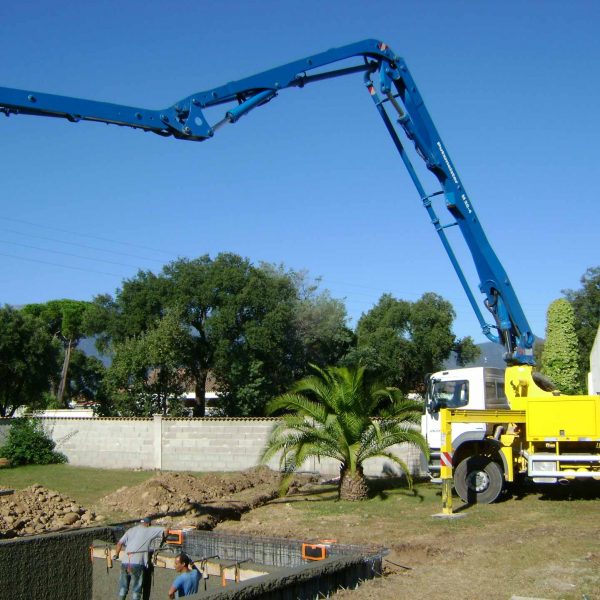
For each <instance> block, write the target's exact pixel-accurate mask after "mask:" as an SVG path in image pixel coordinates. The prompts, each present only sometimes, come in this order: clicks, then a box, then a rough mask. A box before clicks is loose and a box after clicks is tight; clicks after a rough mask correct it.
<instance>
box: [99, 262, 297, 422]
mask: <svg viewBox="0 0 600 600" xmlns="http://www.w3.org/2000/svg"><path fill="white" fill-rule="evenodd" d="M296 301H297V296H296V290H295V287H294V285H293V282H292V281H291V279H290V277H287V276H284V275H283V274H278V273H276V272H268V271H267V270H265V269H261V268H258V267H255V266H253V265H252V264H251V263H250V261H248V260H247V259H244V258H242V257H240V256H237V255H235V254H219V255H218V256H217V257H216V258H215V259H211V258H210V257H208V256H203V257H200V258H198V259H195V260H187V259H179V260H176V261H174V262H172V263H169V264H168V265H166V266H165V267H164V268H163V270H162V272H161V273H159V274H158V275H154V274H153V273H150V272H140V273H138V275H137V276H136V277H134V278H133V279H130V280H126V281H125V282H124V283H123V286H122V288H121V289H120V290H118V292H117V294H116V296H115V298H114V299H112V298H110V297H107V296H103V297H100V298H98V306H99V307H100V309H101V311H100V312H101V313H103V314H104V319H105V322H106V326H105V329H106V331H107V336H108V338H109V339H111V340H112V343H113V344H114V345H115V348H119V347H120V346H119V344H123V343H128V344H134V342H132V341H131V340H132V339H133V338H135V337H136V336H142V335H147V333H148V332H149V331H151V330H152V329H153V328H155V327H157V325H158V323H160V321H161V319H162V318H164V316H165V315H166V314H167V312H168V311H173V314H176V315H178V317H177V318H178V320H179V323H180V327H181V331H180V333H181V335H182V336H183V337H186V343H181V344H180V345H179V346H178V350H177V353H178V354H177V360H172V361H171V362H170V363H169V364H171V365H172V368H175V363H178V365H179V366H178V368H179V373H180V376H181V375H183V377H184V378H186V380H187V381H192V382H194V389H195V393H196V402H197V409H196V414H198V415H204V412H205V391H206V381H207V378H208V375H209V372H212V373H213V375H214V376H215V378H216V379H217V381H218V384H219V388H220V391H221V395H222V401H223V405H224V407H225V410H226V411H227V414H232V415H256V414H262V412H263V409H264V404H265V402H266V401H267V400H268V399H269V398H271V397H273V396H275V395H276V394H278V393H280V392H281V391H283V390H284V389H285V388H286V387H287V386H288V385H289V384H290V383H291V382H292V381H293V380H294V379H295V378H296V377H297V376H298V375H299V374H300V373H301V372H302V349H301V342H300V338H299V335H298V329H297V327H296V326H295V319H296V313H295V306H296ZM147 342H148V340H147V339H146V338H144V343H147ZM136 343H141V342H140V341H139V340H138V342H136ZM130 349H131V350H132V351H133V346H131V347H130ZM136 352H137V353H139V349H138V350H137V351H136ZM132 368H133V365H132ZM165 369H166V364H164V363H163V364H162V366H161V372H164V370H165Z"/></svg>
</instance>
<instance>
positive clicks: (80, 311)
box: [23, 299, 91, 405]
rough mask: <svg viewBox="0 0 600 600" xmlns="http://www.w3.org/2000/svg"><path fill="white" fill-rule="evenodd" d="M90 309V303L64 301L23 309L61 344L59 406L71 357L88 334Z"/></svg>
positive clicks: (65, 385)
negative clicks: (38, 320) (36, 318)
mask: <svg viewBox="0 0 600 600" xmlns="http://www.w3.org/2000/svg"><path fill="white" fill-rule="evenodd" d="M90 307H91V303H90V302H83V301H80V300H68V299H64V300H51V301H50V302H46V303H45V304H28V305H27V306H25V307H24V308H23V311H24V312H26V313H29V314H32V315H35V316H37V317H39V318H40V319H42V320H43V321H44V322H45V323H46V327H47V328H48V331H49V332H50V334H51V335H53V336H54V337H56V339H58V340H59V341H60V343H61V344H62V347H63V363H62V369H61V372H60V377H59V381H58V390H57V392H56V397H57V399H58V403H59V405H65V393H66V388H67V382H68V376H69V366H70V364H71V355H72V353H73V351H74V350H75V349H76V348H77V345H78V344H79V342H80V341H81V338H83V337H85V336H86V335H88V334H89V333H90V327H89V324H88V321H87V312H88V310H89V309H90Z"/></svg>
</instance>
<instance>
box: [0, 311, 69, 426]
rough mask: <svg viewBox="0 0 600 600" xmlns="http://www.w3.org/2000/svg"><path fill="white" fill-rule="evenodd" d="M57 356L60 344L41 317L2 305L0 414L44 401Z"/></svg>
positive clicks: (56, 366) (3, 414)
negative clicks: (56, 341)
mask: <svg viewBox="0 0 600 600" xmlns="http://www.w3.org/2000/svg"><path fill="white" fill-rule="evenodd" d="M58 357H59V348H58V345H57V344H56V343H55V341H54V340H53V338H52V336H51V335H50V334H49V333H48V331H47V329H46V327H45V324H44V323H43V322H42V321H41V320H40V319H39V318H37V317H35V316H34V315H31V314H27V313H24V312H22V311H18V310H15V309H13V308H11V307H9V306H4V307H3V308H0V416H2V417H12V416H13V414H14V413H15V410H16V409H17V408H18V407H19V406H21V405H27V406H30V407H32V408H36V407H39V406H40V405H42V404H43V398H44V393H46V392H47V390H48V388H49V382H50V378H51V377H52V375H53V374H54V373H56V370H57V369H58Z"/></svg>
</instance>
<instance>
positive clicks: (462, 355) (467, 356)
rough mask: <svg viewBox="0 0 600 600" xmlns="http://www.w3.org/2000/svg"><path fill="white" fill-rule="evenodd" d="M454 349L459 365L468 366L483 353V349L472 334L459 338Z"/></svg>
mask: <svg viewBox="0 0 600 600" xmlns="http://www.w3.org/2000/svg"><path fill="white" fill-rule="evenodd" d="M452 350H453V351H454V352H455V354H456V364H457V365H458V366H459V367H466V366H467V365H468V364H469V363H472V362H474V361H475V360H477V359H478V358H479V356H480V354H481V350H480V349H479V347H478V346H477V345H476V344H475V342H474V341H473V338H472V337H471V336H470V335H467V336H466V337H464V338H459V339H457V340H456V341H455V342H454V346H453V348H452Z"/></svg>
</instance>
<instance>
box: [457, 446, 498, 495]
mask: <svg viewBox="0 0 600 600" xmlns="http://www.w3.org/2000/svg"><path fill="white" fill-rule="evenodd" d="M503 488H504V475H503V473H502V468H501V467H500V465H499V464H498V463H497V462H494V461H493V460H492V459H491V458H487V457H485V456H468V457H467V458H465V459H464V460H463V461H461V462H460V463H459V465H458V467H456V469H455V471H454V489H455V490H456V493H457V494H458V495H459V496H460V497H461V499H462V501H463V502H466V503H468V504H491V503H492V502H494V501H495V500H497V499H498V497H499V496H500V494H501V493H502V490H503Z"/></svg>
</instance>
